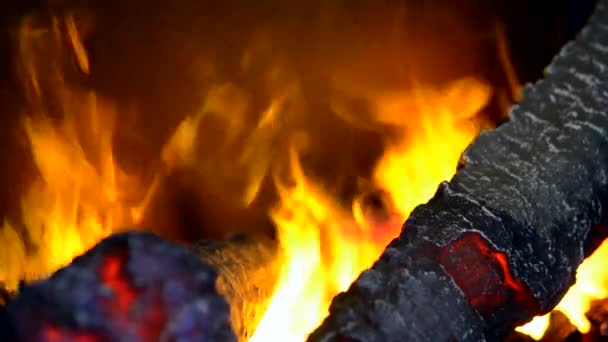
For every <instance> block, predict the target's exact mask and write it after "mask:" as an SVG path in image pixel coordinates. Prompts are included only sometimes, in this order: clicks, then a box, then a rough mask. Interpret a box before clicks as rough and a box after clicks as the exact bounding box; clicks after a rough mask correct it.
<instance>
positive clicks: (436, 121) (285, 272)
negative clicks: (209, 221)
mask: <svg viewBox="0 0 608 342" xmlns="http://www.w3.org/2000/svg"><path fill="white" fill-rule="evenodd" d="M489 97H490V88H489V87H488V86H487V85H486V84H485V83H484V82H482V81H479V80H476V79H472V78H466V79H462V80H459V81H456V82H454V83H452V84H449V85H447V86H446V87H444V88H437V87H431V86H423V85H420V86H418V87H416V88H415V91H414V92H413V94H412V93H410V92H407V93H406V92H404V93H397V94H388V95H387V94H382V96H380V97H378V98H376V99H374V107H375V108H376V109H375V118H376V119H377V120H378V121H379V122H385V123H391V124H392V125H394V126H396V127H398V128H399V131H400V133H401V135H400V139H399V140H398V141H397V143H394V144H390V145H389V147H388V148H387V150H386V151H385V153H384V155H383V156H382V158H381V159H380V160H379V162H378V165H377V168H376V171H375V179H376V182H377V183H378V185H380V186H381V187H383V188H384V190H385V191H386V192H387V193H388V194H389V195H390V196H392V198H393V200H394V206H395V208H394V211H395V212H394V213H393V215H392V216H391V217H390V218H389V219H385V220H384V221H382V220H381V221H374V220H371V221H370V220H368V221H367V222H366V221H365V220H364V219H362V217H365V216H362V215H361V208H360V206H358V205H356V203H355V204H354V205H353V208H352V209H351V210H348V209H347V208H344V207H341V206H340V205H339V202H338V201H337V200H336V196H332V194H331V193H330V192H329V191H328V190H327V189H324V188H323V187H322V186H320V185H319V184H318V183H315V182H314V181H313V179H311V178H310V177H307V176H306V175H305V174H304V172H303V171H302V166H301V165H300V163H299V161H298V157H297V153H295V152H294V151H293V150H292V153H291V162H290V165H291V171H292V175H291V176H292V177H291V178H292V181H293V184H294V185H292V186H287V185H286V184H285V183H286V182H285V181H282V180H280V179H279V180H277V181H276V185H277V187H278V189H279V194H280V202H279V204H278V205H277V207H276V208H275V209H274V210H273V211H272V212H271V216H272V218H273V220H274V222H275V224H276V226H277V231H278V240H279V242H280V246H281V249H282V255H281V257H280V260H279V261H278V262H279V263H280V265H281V273H280V277H279V281H278V284H277V285H276V288H275V292H274V294H273V296H272V298H271V300H270V304H269V305H268V308H267V310H266V312H265V314H264V316H263V318H262V320H261V321H260V323H259V325H258V326H257V329H256V330H255V333H254V335H253V336H252V337H251V338H250V341H253V342H255V341H275V340H277V341H278V340H285V341H303V340H305V339H306V336H307V335H308V334H309V333H310V332H311V331H312V330H313V329H314V328H315V327H317V326H318V325H319V324H320V323H321V321H322V320H323V319H324V318H325V317H326V316H327V314H328V308H329V304H330V301H331V299H332V298H333V297H334V296H335V295H336V294H338V293H339V292H341V291H345V290H346V289H347V288H348V287H349V286H350V284H351V283H352V282H353V281H354V280H355V279H356V277H357V276H358V275H359V274H360V273H361V272H362V271H363V270H365V269H366V268H368V267H370V266H371V265H372V264H373V262H374V261H375V260H376V259H377V258H378V257H379V255H380V253H381V252H382V251H383V250H384V247H385V246H386V245H387V244H388V242H390V240H391V239H393V238H394V237H395V236H397V235H398V234H399V232H400V230H401V224H402V222H403V221H404V218H405V217H406V216H407V215H408V214H409V212H410V211H411V210H412V209H413V208H414V207H415V206H416V205H419V204H422V203H424V202H425V201H427V200H428V199H430V197H431V196H432V195H433V193H434V192H435V190H436V187H437V184H438V183H439V182H441V181H443V180H448V179H450V178H451V176H452V175H453V174H454V173H455V171H456V166H457V162H458V160H459V158H460V155H461V153H462V151H463V150H464V148H465V147H466V146H467V145H468V144H469V143H470V142H471V140H472V139H473V138H474V137H475V136H476V134H477V133H478V132H479V130H480V129H481V127H482V125H481V122H479V121H478V120H475V119H474V118H473V117H474V116H475V115H476V114H478V113H479V111H480V110H481V108H482V107H484V106H485V105H486V104H487V101H488V99H489Z"/></svg>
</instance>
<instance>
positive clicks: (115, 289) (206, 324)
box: [0, 232, 236, 341]
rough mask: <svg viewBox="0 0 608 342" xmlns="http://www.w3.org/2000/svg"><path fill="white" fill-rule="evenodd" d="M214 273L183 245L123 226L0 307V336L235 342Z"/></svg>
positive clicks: (10, 338)
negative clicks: (2, 309) (121, 229)
mask: <svg viewBox="0 0 608 342" xmlns="http://www.w3.org/2000/svg"><path fill="white" fill-rule="evenodd" d="M216 279H217V272H216V271H215V269H214V268H213V267H211V266H209V265H206V264H204V263H202V262H201V261H200V260H199V258H198V257H197V256H196V255H194V254H193V253H191V252H190V251H189V250H188V249H187V248H184V247H182V246H180V245H177V244H174V243H171V242H167V241H165V240H163V239H161V238H159V237H157V236H156V235H153V234H149V233H140V232H129V233H122V234H118V235H114V236H111V237H109V238H107V239H105V240H102V241H101V242H100V243H99V244H98V245H96V246H95V247H94V248H93V249H91V250H89V251H88V252H87V253H85V254H83V255H82V256H80V257H78V258H76V259H74V260H73V262H72V263H71V264H70V265H68V266H66V267H65V268H63V269H61V270H59V271H57V272H56V273H55V274H53V275H52V276H51V277H50V278H48V279H46V280H42V281H38V282H35V283H32V284H29V285H27V286H25V287H24V288H23V289H22V290H21V291H20V293H19V295H18V296H17V297H16V298H15V299H13V300H12V301H11V302H10V303H9V305H8V306H7V307H6V308H5V309H4V312H3V313H0V328H2V329H1V330H3V334H4V336H0V337H1V338H2V340H3V341H4V340H8V341H11V340H14V341H72V340H81V341H236V337H235V335H234V333H233V331H232V327H231V323H230V313H229V306H228V304H227V302H226V301H225V300H224V298H223V297H222V296H221V295H219V294H218V292H217V290H216Z"/></svg>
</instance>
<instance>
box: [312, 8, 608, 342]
mask: <svg viewBox="0 0 608 342" xmlns="http://www.w3.org/2000/svg"><path fill="white" fill-rule="evenodd" d="M607 108H608V0H600V1H598V4H597V8H596V11H595V14H594V15H593V17H592V18H591V20H590V22H589V23H588V24H587V26H586V27H585V28H584V29H583V30H582V32H581V33H580V34H579V36H578V37H577V38H576V39H575V40H574V41H572V42H570V43H568V44H567V45H566V46H565V47H564V48H563V49H562V50H561V52H560V53H559V54H558V55H557V56H556V57H555V59H554V60H553V61H552V63H551V64H550V65H549V67H548V68H547V70H546V75H545V77H544V79H543V80H540V81H538V82H537V83H535V84H532V85H527V86H526V87H525V88H524V91H523V96H522V100H521V102H520V103H519V104H517V105H515V106H514V107H513V108H512V109H511V111H510V120H509V121H508V122H506V123H505V124H503V125H501V126H500V127H498V128H497V129H495V130H492V131H486V132H482V133H481V134H480V135H479V136H478V137H477V138H476V139H475V140H474V142H473V143H472V144H471V145H470V146H469V147H468V148H467V150H466V151H465V153H464V154H463V158H462V163H461V166H460V169H459V170H458V172H457V173H456V175H455V176H454V177H453V178H452V180H451V181H449V182H444V183H442V184H441V185H440V187H439V189H438V191H437V192H436V194H435V196H434V197H433V198H432V199H431V200H430V201H429V202H428V203H426V204H424V205H421V206H419V207H417V208H416V209H415V210H414V211H413V212H412V214H411V216H410V217H409V219H408V220H407V221H406V222H405V225H404V229H403V231H402V233H401V235H400V236H399V237H398V238H396V239H395V240H394V241H392V242H391V243H390V244H389V246H388V247H387V248H386V250H385V251H384V253H383V255H382V256H381V258H380V259H379V260H378V261H377V262H376V263H375V264H374V265H373V266H372V267H371V268H370V269H369V270H367V271H365V272H363V273H362V274H361V276H360V277H359V278H358V279H357V280H356V281H355V282H354V283H353V285H352V286H351V287H350V288H349V289H348V290H347V291H346V292H345V293H343V294H341V295H339V296H337V297H336V298H334V300H333V302H332V304H331V307H330V313H329V316H328V317H327V318H326V319H325V321H324V322H323V323H322V324H321V326H320V327H319V328H318V329H317V330H315V331H314V332H313V333H312V334H311V335H310V337H309V341H323V342H327V341H340V340H346V341H349V340H352V341H387V342H389V341H447V340H450V341H454V340H456V341H482V340H491V341H494V340H504V339H505V338H506V336H507V334H508V333H510V332H511V331H512V329H513V328H514V327H515V326H517V325H519V324H521V323H523V322H526V321H528V320H529V319H531V318H532V317H533V316H535V315H539V314H544V313H547V312H549V311H550V310H551V309H552V308H553V307H555V305H556V304H557V303H558V302H559V300H560V299H561V298H562V297H563V296H564V294H565V293H566V291H567V290H568V288H569V287H570V286H571V285H572V284H573V282H574V279H575V271H576V269H577V267H578V266H579V265H580V264H581V262H582V261H583V259H584V257H585V256H586V255H589V254H590V253H591V252H592V251H593V250H592V249H593V248H595V247H596V246H597V243H591V242H589V241H588V239H589V238H591V236H592V235H593V239H597V231H595V232H594V233H593V234H590V232H591V229H592V227H594V226H596V225H597V224H599V223H601V222H604V221H603V219H605V214H606V210H605V208H606V207H607V206H608V113H607ZM602 233H603V234H605V233H606V232H605V229H604V230H603V232H602ZM604 237H605V235H604Z"/></svg>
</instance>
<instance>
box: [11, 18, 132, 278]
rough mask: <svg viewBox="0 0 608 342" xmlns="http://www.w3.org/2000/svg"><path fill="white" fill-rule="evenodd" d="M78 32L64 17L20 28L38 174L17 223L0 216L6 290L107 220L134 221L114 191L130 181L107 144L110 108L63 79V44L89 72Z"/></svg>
mask: <svg viewBox="0 0 608 342" xmlns="http://www.w3.org/2000/svg"><path fill="white" fill-rule="evenodd" d="M63 30H66V31H67V34H64V32H65V31H63ZM66 37H67V41H66ZM79 39H80V38H79V36H78V32H77V29H76V27H75V24H74V22H73V18H72V17H71V16H67V17H66V19H65V21H64V22H61V21H59V20H58V19H53V21H52V24H51V27H50V29H48V30H47V29H38V28H36V27H35V24H34V21H33V20H32V18H28V19H26V20H25V22H24V24H23V25H22V26H21V27H20V30H19V49H20V56H21V60H20V62H21V63H22V65H21V71H22V76H23V85H24V87H25V90H26V96H27V99H28V104H29V105H30V113H29V115H26V116H25V118H24V120H23V130H24V132H25V136H26V137H27V141H28V142H29V149H30V151H31V156H32V159H33V162H34V164H35V166H36V169H37V176H36V179H35V180H34V181H33V182H32V184H31V185H30V187H29V188H28V190H27V191H26V193H25V194H24V195H23V196H22V199H21V216H22V217H21V222H19V223H14V222H12V221H10V220H8V219H5V221H4V225H3V227H2V228H0V244H1V245H2V246H3V248H2V250H1V251H0V264H1V265H3V267H2V268H0V283H4V285H5V286H6V287H7V288H9V289H14V288H15V287H16V286H17V284H18V283H19V282H20V281H21V280H24V281H32V280H36V279H40V278H41V277H44V276H46V275H48V274H49V273H51V272H53V271H55V270H56V269H58V268H60V267H62V266H64V265H66V264H67V263H69V262H70V261H71V260H72V258H74V257H75V256H77V255H80V254H82V253H84V252H85V251H86V250H87V249H89V248H90V247H92V245H94V244H95V243H97V242H98V241H99V240H101V239H103V238H104V237H106V236H108V235H109V234H111V233H112V229H113V228H114V227H117V226H122V225H127V224H133V223H134V220H133V219H132V218H131V217H130V215H129V204H128V201H127V200H126V198H125V195H126V194H125V193H123V192H121V191H120V190H121V189H128V188H129V185H126V183H129V184H130V183H132V182H131V180H130V179H129V177H127V175H126V174H125V173H124V172H123V171H122V170H121V169H120V168H119V167H118V166H117V165H116V163H115V160H114V156H113V151H112V137H113V127H114V126H113V121H114V118H115V116H116V111H115V109H114V108H113V107H112V106H111V105H109V104H108V103H107V102H104V101H103V100H101V99H100V98H99V97H98V96H97V95H96V94H95V93H94V92H92V91H87V90H83V89H79V88H77V87H74V86H72V85H69V84H68V82H67V81H66V79H65V74H64V73H63V71H62V70H63V69H64V68H63V66H62V65H61V62H63V56H62V54H63V53H64V51H63V49H62V48H61V45H62V44H65V43H67V44H68V45H71V46H72V47H73V49H75V50H74V53H75V54H76V59H77V63H78V67H79V68H80V71H82V72H83V73H85V74H86V73H88V59H87V56H86V53H85V52H84V50H83V47H82V44H81V43H80V40H79ZM50 103H53V105H50ZM51 108H52V109H56V111H52V110H51Z"/></svg>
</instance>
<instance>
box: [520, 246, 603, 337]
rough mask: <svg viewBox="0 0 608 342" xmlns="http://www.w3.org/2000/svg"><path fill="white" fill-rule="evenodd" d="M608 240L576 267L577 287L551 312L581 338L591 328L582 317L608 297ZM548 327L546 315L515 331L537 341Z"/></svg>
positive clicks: (569, 291) (575, 285) (547, 316)
mask: <svg viewBox="0 0 608 342" xmlns="http://www.w3.org/2000/svg"><path fill="white" fill-rule="evenodd" d="M606 258H608V240H607V241H604V242H603V243H602V244H601V245H600V247H599V248H598V249H597V250H596V251H595V252H594V253H593V254H592V255H591V256H590V257H588V258H587V259H585V261H584V262H583V263H582V264H581V265H580V266H579V267H578V269H577V270H576V283H575V284H574V285H573V286H572V287H571V288H570V289H569V290H568V292H567V293H566V295H565V296H564V298H562V300H561V301H560V302H559V304H558V305H557V306H556V307H555V309H554V310H558V311H561V312H562V313H563V314H564V315H566V317H568V319H569V320H570V322H571V323H572V324H573V325H574V326H576V328H577V329H578V330H579V331H580V332H581V333H583V334H585V333H587V332H589V330H590V328H591V325H590V323H589V321H588V320H587V318H586V316H585V313H586V312H587V311H588V310H589V308H590V306H591V302H592V301H593V300H597V299H604V298H606V297H608V268H606ZM548 326H549V314H547V315H544V316H539V317H535V318H534V319H533V320H532V321H531V322H529V323H527V324H525V325H523V326H521V327H518V328H517V329H516V330H517V331H519V332H521V333H524V334H526V335H529V336H530V337H532V338H534V339H536V340H540V339H541V338H542V337H543V335H544V333H545V330H547V328H548Z"/></svg>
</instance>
